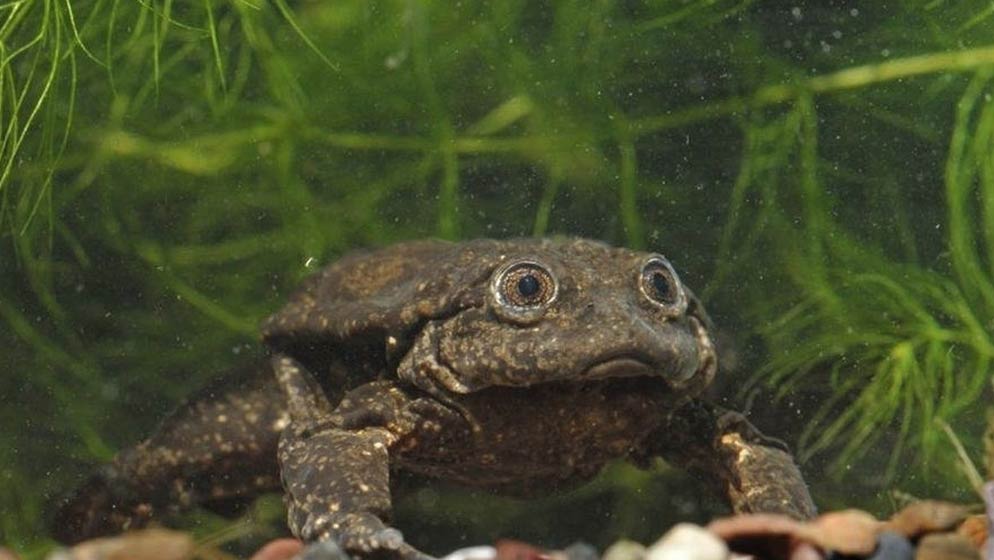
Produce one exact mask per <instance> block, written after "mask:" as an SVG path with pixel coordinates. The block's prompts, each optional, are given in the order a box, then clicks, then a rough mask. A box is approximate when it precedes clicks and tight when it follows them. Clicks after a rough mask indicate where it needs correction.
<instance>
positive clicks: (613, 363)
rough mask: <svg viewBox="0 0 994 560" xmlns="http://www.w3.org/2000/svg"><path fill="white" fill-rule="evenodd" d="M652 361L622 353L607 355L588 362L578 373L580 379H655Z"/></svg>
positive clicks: (640, 356) (639, 355)
mask: <svg viewBox="0 0 994 560" xmlns="http://www.w3.org/2000/svg"><path fill="white" fill-rule="evenodd" d="M653 362H654V361H653V360H651V359H649V358H648V357H647V356H645V355H642V354H638V353H632V352H623V353H617V354H608V355H606V356H602V357H599V358H596V359H594V360H592V361H591V362H589V363H588V364H587V365H586V366H585V367H584V368H583V369H582V370H581V373H580V376H579V377H580V378H582V379H610V378H620V377H655V376H657V375H658V373H657V369H658V368H657V367H656V366H655V364H654V363H653Z"/></svg>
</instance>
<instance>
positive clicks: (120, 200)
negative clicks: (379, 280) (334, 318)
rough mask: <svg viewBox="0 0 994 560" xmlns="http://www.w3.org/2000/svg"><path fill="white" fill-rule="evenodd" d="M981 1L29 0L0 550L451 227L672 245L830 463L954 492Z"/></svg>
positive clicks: (4, 53)
mask: <svg viewBox="0 0 994 560" xmlns="http://www.w3.org/2000/svg"><path fill="white" fill-rule="evenodd" d="M968 4H969V3H962V4H959V5H955V6H953V5H950V3H948V2H943V1H942V0H933V1H930V2H907V3H904V4H902V5H900V6H897V7H895V6H891V7H885V6H880V5H867V6H860V7H859V9H856V8H852V7H845V8H839V7H834V6H830V5H826V4H825V3H824V2H817V1H814V0H812V1H806V2H797V3H795V5H776V6H774V5H763V4H761V3H756V2H752V1H750V0H700V1H690V2H682V1H681V2H677V1H659V2H644V3H630V2H612V1H609V0H603V1H597V2H578V1H577V2H573V1H566V2H556V3H541V2H517V1H511V2H500V3H474V2H462V3H460V4H459V5H458V6H453V5H451V4H450V3H430V2H419V1H415V0H405V1H401V0H397V1H393V2H368V3H366V2H363V3H358V2H357V3H340V2H335V3H327V2H317V3H314V2H312V3H308V2H286V1H285V0H272V1H269V2H263V1H261V0H259V1H256V0H227V1H223V0H203V1H200V2H183V1H177V0H142V1H140V2H126V1H121V0H91V1H83V2H69V1H64V2H60V1H59V0H15V1H11V2H7V3H4V4H2V5H0V22H2V24H0V134H2V137H0V347H2V348H3V349H4V356H5V359H4V360H3V365H4V366H5V369H6V371H7V372H8V374H7V375H4V376H0V402H2V403H3V405H2V406H0V423H2V425H4V426H11V427H13V429H11V430H9V431H5V434H4V436H3V438H4V443H5V445H3V446H0V464H4V465H6V466H9V468H8V469H7V471H5V478H2V479H0V503H3V504H4V505H5V507H3V508H0V541H6V542H10V543H13V544H16V545H17V546H18V547H20V548H21V549H24V550H28V551H29V552H30V551H31V550H38V549H40V547H44V546H46V543H45V540H44V535H45V532H44V529H43V524H42V521H43V520H42V518H43V515H42V512H43V509H44V507H45V504H46V502H47V500H49V499H51V498H52V497H53V496H54V495H56V494H57V493H58V492H61V491H64V489H65V488H67V487H68V486H69V485H70V484H71V482H72V481H73V480H76V479H78V477H79V476H81V475H82V473H83V472H84V471H85V470H86V468H87V467H88V466H89V465H92V464H94V463H95V462H97V461H99V460H102V459H106V458H107V457H109V456H110V455H111V454H112V453H113V451H114V450H115V449H117V448H120V447H121V446H123V445H125V444H126V443H128V442H132V441H134V440H135V439H137V438H139V437H140V436H141V434H143V433H144V432H146V431H147V430H149V429H150V428H151V427H152V426H153V425H154V424H155V422H156V420H157V419H158V418H159V417H161V415H162V414H163V413H164V412H165V411H166V410H167V409H168V408H169V407H170V406H171V405H172V404H173V403H175V402H176V401H177V400H178V399H180V398H181V397H182V396H183V395H184V394H186V393H188V392H189V390H190V389H191V388H192V387H195V386H196V385H198V384H201V383H202V382H203V381H205V380H206V379H208V378H210V377H212V376H214V375H216V374H217V372H219V371H223V370H224V369H225V368H226V367H228V366H230V365H231V363H232V362H233V361H236V360H238V359H243V356H245V355H246V354H251V353H253V352H255V351H257V350H255V345H254V343H253V341H254V336H255V335H254V331H255V325H256V323H257V321H258V320H259V319H260V318H261V317H263V316H265V314H266V313H268V312H270V311H272V310H273V309H275V308H276V307H277V306H278V305H279V302H280V300H281V298H282V297H284V296H285V295H286V293H287V292H288V290H289V289H291V287H292V286H293V285H294V284H295V283H296V282H297V281H298V280H299V279H300V278H301V277H303V276H304V275H306V274H308V273H310V272H311V271H313V270H315V269H316V267H318V266H319V265H320V263H323V262H324V261H326V260H327V259H330V258H333V257H334V256H335V255H338V254H340V253H342V252H344V251H346V250H347V249H349V248H351V247H354V246H357V245H367V244H382V243H387V242H389V241H392V240H396V239H402V238H408V237H415V236H425V235H435V236H439V237H445V238H458V237H472V236H481V235H492V236H502V237H503V236H509V235H526V234H539V235H541V234H550V233H568V234H578V235H589V236H594V237H599V238H603V239H607V240H610V241H613V242H617V243H623V244H627V245H630V246H633V247H651V248H658V249H660V250H662V251H664V252H665V253H666V254H667V255H668V256H669V257H671V259H672V260H674V261H675V262H676V263H677V265H678V267H679V268H680V270H681V271H682V274H683V277H684V279H685V280H687V282H688V283H689V284H690V285H691V286H694V287H698V288H701V287H703V288H704V289H703V293H704V296H705V298H706V301H707V303H708V305H709V308H710V309H711V310H712V312H714V313H715V314H716V316H717V318H718V319H719V321H718V322H719V324H721V325H724V326H726V328H728V329H729V330H730V332H733V333H734V335H733V338H734V339H735V340H736V341H737V342H738V346H739V348H740V349H741V350H740V352H739V353H738V354H739V356H740V358H741V359H740V360H739V363H740V367H739V368H737V369H736V368H733V367H730V368H729V370H728V372H726V375H725V376H724V383H726V384H727V385H728V386H727V387H726V389H727V392H729V393H732V394H735V393H736V392H737V391H738V390H739V388H740V386H741V385H744V384H746V381H747V379H752V380H753V381H752V383H753V385H756V384H763V383H767V384H771V385H772V386H774V387H776V388H777V390H778V392H779V394H780V396H781V397H782V401H781V404H780V405H779V406H781V407H787V408H788V409H790V410H793V409H794V408H800V409H801V412H802V414H801V415H800V416H798V417H797V418H804V419H805V420H804V421H805V422H807V421H808V420H810V421H811V423H810V424H809V425H805V426H800V427H799V428H800V429H799V431H800V432H802V433H801V434H800V435H801V450H802V454H803V456H804V457H811V458H812V461H819V460H821V459H820V457H826V456H827V457H830V458H832V459H833V460H835V462H836V464H837V465H838V466H840V467H841V468H842V469H843V473H844V468H845V467H846V466H847V465H854V467H853V468H854V469H855V470H857V471H859V472H860V473H865V472H868V471H877V470H879V471H880V473H881V474H887V473H890V474H892V475H893V476H894V477H896V478H895V480H896V481H897V482H896V483H897V484H902V485H908V486H910V487H912V488H914V487H915V485H916V484H917V485H918V488H928V487H923V486H922V484H921V480H920V479H917V478H915V477H916V476H917V475H918V474H919V473H918V471H912V470H910V469H899V468H898V466H899V465H901V464H902V462H901V461H902V458H906V457H911V456H914V457H924V458H929V459H930V462H928V463H926V465H927V466H926V467H925V468H924V469H922V470H923V471H925V472H927V473H930V476H931V477H932V478H931V479H929V482H930V483H935V482H936V480H937V479H940V478H942V476H943V475H940V474H937V473H939V472H945V471H942V470H941V469H938V468H936V466H937V464H939V463H941V462H942V461H944V460H946V459H944V458H943V456H942V455H943V454H937V453H935V451H936V450H939V449H945V448H944V447H942V446H945V445H947V443H946V442H945V440H944V439H943V438H942V436H941V430H938V429H936V427H935V425H934V423H933V419H941V420H942V421H945V422H948V423H949V424H950V425H952V426H954V427H955V428H956V430H957V433H958V434H959V435H960V437H961V438H962V439H963V441H964V442H965V443H966V445H971V444H975V443H976V442H978V441H979V434H980V433H981V431H982V429H983V426H982V418H979V417H980V416H982V415H980V414H977V413H976V411H975V407H974V405H973V403H974V402H975V401H976V400H977V399H978V398H979V397H980V396H981V395H983V394H985V393H983V391H985V390H988V391H989V389H985V388H986V387H987V384H986V379H987V378H989V377H990V373H989V366H990V361H991V356H992V349H994V341H992V340H991V339H992V336H994V335H992V334H991V332H992V325H994V282H992V278H991V276H992V271H991V270H992V266H994V186H992V182H994V163H992V161H991V154H990V152H991V149H990V148H991V135H992V131H994V109H991V103H990V95H991V76H992V73H994V46H992V45H994V36H992V34H991V33H990V31H989V27H990V23H991V19H992V17H994V11H992V10H990V9H989V8H985V7H978V6H971V5H968ZM728 362H729V364H731V363H732V361H731V360H729V361H728ZM746 370H749V371H752V370H755V371H757V372H758V373H757V374H756V376H752V375H751V374H750V373H743V372H744V371H746ZM986 395H987V396H988V397H989V393H986ZM770 406H771V405H769V404H764V407H770ZM754 408H757V409H758V408H761V407H758V406H757V407H754ZM811 415H813V417H812V416H811ZM791 418H793V416H791ZM797 422H800V420H794V421H791V422H781V424H786V425H785V426H783V425H782V426H781V428H782V429H789V428H791V427H793V426H791V424H793V423H797ZM778 429H779V428H778ZM878 438H884V443H887V444H888V445H872V444H873V443H874V442H875V441H877V440H878ZM871 451H873V452H871ZM864 454H868V455H869V458H864V459H862V461H861V462H860V461H859V460H858V456H859V455H864ZM949 455H951V454H949ZM878 461H882V462H881V464H880V465H878V464H877V462H878ZM39 464H42V465H46V466H47V467H46V469H45V471H50V472H44V473H40V472H39V469H38V468H37V465H39ZM948 472H949V473H951V474H949V475H946V478H953V477H955V476H958V475H956V474H955V470H953V469H950V470H949V471H948ZM637 476H638V475H636V474H632V473H627V474H626V473H625V472H621V474H616V475H615V479H619V478H620V479H621V483H620V486H618V485H617V480H616V481H615V482H616V484H615V486H614V488H615V489H617V488H622V490H620V491H618V490H615V491H618V492H621V493H622V494H625V495H628V496H629V497H631V495H633V494H635V492H630V491H629V490H630V488H634V487H635V485H636V483H637V485H638V486H639V487H643V485H644V484H645V481H644V480H643V479H641V478H638V479H637V480H636V478H637ZM852 478H857V479H859V480H860V481H862V480H864V479H865V478H866V477H865V476H863V477H852ZM879 479H881V480H883V479H885V477H884V476H880V477H879ZM626 480H627V482H626ZM818 482H823V481H818ZM629 483H630V484H629ZM860 483H862V482H860ZM626 484H628V486H626ZM609 487H610V485H606V484H605V485H599V484H598V485H595V486H594V487H593V490H589V492H595V493H599V494H596V495H597V496H601V497H603V495H604V493H610V492H611V490H608V489H607V488H609ZM868 487H869V488H871V489H875V488H879V487H880V484H879V482H871V483H869V484H868ZM625 488H628V489H629V490H625ZM829 488H833V487H829ZM834 488H836V489H838V487H834ZM929 489H930V490H932V489H933V488H929ZM626 492H627V494H626ZM819 497H820V498H824V499H832V497H831V496H828V495H827V494H823V495H822V496H819ZM586 498H590V499H593V498H591V495H590V494H588V495H587V496H586ZM842 498H844V499H849V500H853V501H856V500H859V499H862V498H861V497H853V496H843V497H842ZM608 501H610V500H608ZM616 511H621V509H619V508H616ZM636 518H637V516H635V515H632V514H630V512H628V513H625V512H623V511H621V513H619V514H618V515H617V516H616V520H617V523H618V526H617V527H615V528H614V529H617V530H619V531H620V530H624V531H626V532H627V531H634V530H637V529H636V528H634V525H636V524H635V523H634V522H633V521H632V520H633V519H636ZM610 529H611V527H607V528H605V530H610ZM615 534H616V533H615Z"/></svg>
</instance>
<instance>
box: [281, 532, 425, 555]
mask: <svg viewBox="0 0 994 560" xmlns="http://www.w3.org/2000/svg"><path fill="white" fill-rule="evenodd" d="M357 559H376V560H437V559H436V558H434V557H433V556H429V555H427V554H425V553H423V552H421V551H420V550H418V549H416V548H414V547H413V546H411V545H409V544H407V543H406V542H404V537H403V535H401V533H400V531H398V530H396V529H392V528H388V529H384V530H383V531H380V533H378V534H375V535H368V536H366V537H362V538H356V539H350V538H348V537H347V536H346V537H345V538H344V540H343V541H342V542H341V543H339V542H338V541H336V540H335V539H326V540H321V541H316V542H313V543H311V544H310V545H308V546H306V547H305V548H304V549H303V550H302V551H300V553H299V554H298V555H297V556H295V557H294V560H357Z"/></svg>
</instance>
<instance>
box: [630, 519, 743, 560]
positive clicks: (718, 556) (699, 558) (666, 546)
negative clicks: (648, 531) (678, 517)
mask: <svg viewBox="0 0 994 560" xmlns="http://www.w3.org/2000/svg"><path fill="white" fill-rule="evenodd" d="M645 558H646V560H726V559H727V558H728V547H727V546H725V543H724V542H723V541H722V540H721V539H719V538H718V537H716V536H715V535H714V534H712V533H711V532H709V531H707V530H706V529H704V528H703V527H699V526H697V525H694V524H691V523H681V524H679V525H676V526H675V527H673V528H672V529H670V530H669V532H667V533H666V534H665V535H663V537H662V538H661V539H659V540H658V541H656V543H655V544H653V545H652V546H650V547H649V550H648V551H646V556H645Z"/></svg>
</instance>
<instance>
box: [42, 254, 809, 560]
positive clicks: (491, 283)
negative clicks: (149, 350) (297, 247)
mask: <svg viewBox="0 0 994 560" xmlns="http://www.w3.org/2000/svg"><path fill="white" fill-rule="evenodd" d="M709 330H710V323H709V319H708V317H707V315H706V314H705V312H704V309H703V308H702V306H701V304H700V302H699V301H698V300H697V299H696V298H695V297H694V295H693V294H692V293H691V292H690V291H689V290H688V289H687V288H686V287H685V286H684V285H683V284H682V283H681V282H680V279H679V277H678V276H677V274H676V272H675V271H674V269H673V267H672V266H671V265H670V263H669V262H668V261H667V260H666V258H664V257H663V256H661V255H659V254H655V253H643V252H637V251H631V250H627V249H622V248H614V247H609V246H607V245H604V244H602V243H599V242H595V241H589V240H584V239H517V240H507V241H494V240H477V241H470V242H466V243H445V242H438V241H422V242H411V243H402V244H399V245H394V246H392V247H388V248H385V249H381V250H378V251H369V252H357V253H353V254H350V255H348V256H346V257H344V258H342V259H340V260H339V261H337V262H335V263H334V264H332V265H330V266H328V267H327V268H325V269H324V270H322V271H320V272H319V273H317V274H315V275H314V276H312V277H310V278H309V279H307V280H306V281H305V282H304V283H303V285H302V286H301V287H300V288H299V289H298V290H297V292H296V293H294V294H293V296H292V297H291V298H290V302H289V303H288V304H287V305H286V306H285V307H284V308H283V309H282V310H280V311H279V312H278V313H276V314H274V315H273V316H271V317H270V318H269V319H268V320H266V321H265V323H264V324H263V327H262V338H263V342H264V343H265V345H266V347H267V348H268V350H269V352H270V358H269V359H267V360H265V361H264V362H262V363H258V364H255V365H252V366H250V367H246V368H243V369H241V370H239V371H236V372H235V373H234V375H229V376H228V377H227V378H225V379H223V380H222V381H220V382H217V383H215V384H214V385H213V386H211V387H208V388H207V389H205V390H203V391H202V392H201V393H199V394H198V395H196V396H194V397H193V398H192V399H191V400H189V401H188V402H187V403H186V404H185V405H183V406H182V407H180V408H179V409H178V410H177V411H176V412H174V413H173V414H172V415H171V416H170V417H169V418H168V419H167V420H166V421H165V423H164V424H163V425H162V426H161V427H160V428H159V430H158V432H156V433H155V434H154V435H152V436H151V437H150V438H149V439H147V440H146V441H144V442H142V443H141V444H139V445H138V446H136V447H134V448H132V449H128V450H125V451H123V452H121V453H120V454H119V455H118V456H117V457H116V458H115V460H114V461H113V462H112V463H111V464H110V465H108V466H106V467H104V468H103V469H102V470H100V471H99V472H98V473H97V474H96V475H94V476H93V477H91V478H90V479H89V480H88V481H87V482H86V483H85V484H84V485H83V486H82V487H81V488H80V489H79V490H78V491H77V492H76V493H75V494H74V495H73V496H72V497H71V498H69V499H67V500H66V501H65V502H64V503H63V504H62V506H61V509H60V511H59V514H58V516H57V519H56V524H55V527H56V532H57V535H58V536H59V537H60V538H61V539H63V540H66V541H70V542H72V541H78V540H81V539H83V538H87V537H91V536H95V535H99V534H105V533H109V532H115V531H120V530H122V529H125V528H128V527H137V526H140V525H143V524H145V523H146V522H147V521H148V520H149V519H152V518H155V517H156V516H158V515H161V514H162V513H163V512H165V511H169V510H172V509H177V508H182V507H187V506H190V505H193V504H197V503H200V504H206V505H211V504H218V503H223V502H225V501H228V500H232V499H243V498H245V497H248V496H251V495H254V494H257V493H260V492H263V491H271V490H274V489H279V488H281V487H282V489H283V491H284V493H285V496H286V505H287V510H288V521H289V526H290V529H291V531H292V532H293V533H294V534H295V535H297V536H298V537H300V538H301V539H303V540H305V541H309V542H310V541H327V540H331V541H334V542H336V543H337V544H338V545H340V547H341V548H342V549H344V550H345V551H346V552H347V553H349V554H352V555H357V556H360V557H369V556H382V555H383V554H386V556H390V557H394V558H402V559H410V558H417V557H421V556H422V555H421V553H419V552H418V551H417V550H415V549H414V548H413V547H411V546H410V545H408V544H407V543H406V542H405V541H404V540H403V537H402V535H401V533H400V532H399V531H398V530H397V529H394V528H392V527H391V526H390V525H389V519H390V514H391V494H390V479H391V473H393V472H396V471H409V472H413V473H416V474H420V475H427V476H428V477H435V478H439V479H444V480H446V481H455V482H458V483H462V484H466V485H470V486H476V487H483V488H487V489H492V490H494V491H496V492H508V493H514V494H519V495H527V494H530V493H535V492H540V491H549V490H557V489H562V488H567V487H570V486H573V485H576V484H578V483H581V482H583V481H585V480H587V479H589V478H590V477H592V476H593V475H594V474H596V473H597V472H598V471H599V470H600V469H601V468H602V467H603V466H604V465H605V464H606V463H607V462H609V461H611V460H614V459H619V458H627V459H630V460H632V461H635V462H636V463H638V464H643V465H644V464H647V463H648V462H649V461H650V460H651V459H653V458H654V457H662V458H664V459H665V460H667V461H669V462H671V463H673V464H676V465H680V466H683V467H685V468H687V469H689V470H691V471H693V472H695V473H697V474H699V475H700V476H702V477H704V478H706V479H708V480H710V481H711V482H712V483H713V485H714V486H716V487H717V488H719V489H720V490H721V491H722V492H723V493H724V494H725V495H726V496H727V498H728V501H729V502H730V503H731V505H732V507H733V509H734V510H736V511H742V512H752V511H767V512H782V513H787V514H789V515H792V516H795V517H799V518H804V517H810V516H812V515H814V512H815V509H814V506H813V504H812V502H811V498H810V496H809V495H808V491H807V488H806V486H805V484H804V482H803V480H802V478H801V475H800V473H799V471H798V469H797V467H796V466H795V464H794V462H793V460H792V458H791V456H790V455H789V454H788V453H787V452H786V450H785V448H784V447H783V446H782V445H781V444H779V443H777V442H776V440H771V439H768V438H766V437H764V436H763V435H762V434H760V433H759V432H758V431H757V430H756V429H755V428H753V427H752V426H751V425H750V424H749V423H748V422H747V421H746V420H745V418H744V417H743V416H741V415H740V414H737V413H735V412H731V411H726V410H722V409H721V408H719V407H717V406H715V405H713V404H710V403H708V402H706V401H705V400H703V399H702V398H701V394H702V392H703V391H704V389H705V388H706V387H707V386H708V384H709V383H710V382H711V380H712V378H713V377H714V375H715V373H716V371H717V367H718V364H717V358H716V354H715V349H714V345H713V343H712V336H711V334H710V332H709Z"/></svg>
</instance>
